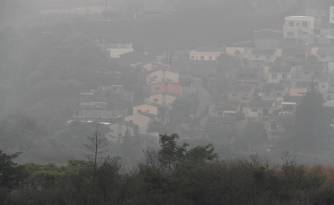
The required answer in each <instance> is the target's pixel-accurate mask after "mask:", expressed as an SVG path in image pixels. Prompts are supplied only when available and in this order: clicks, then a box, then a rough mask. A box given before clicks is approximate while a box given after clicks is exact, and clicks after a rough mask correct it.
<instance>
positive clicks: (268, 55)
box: [246, 48, 283, 63]
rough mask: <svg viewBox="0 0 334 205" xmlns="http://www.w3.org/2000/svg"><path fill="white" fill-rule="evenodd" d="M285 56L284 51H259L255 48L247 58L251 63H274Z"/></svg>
mask: <svg viewBox="0 0 334 205" xmlns="http://www.w3.org/2000/svg"><path fill="white" fill-rule="evenodd" d="M282 54H283V50H282V49H278V48H276V49H259V48H253V49H252V50H251V52H250V54H249V56H246V58H247V59H248V60H250V61H258V62H266V63H273V62H275V61H276V60H277V59H278V58H279V57H281V56H282Z"/></svg>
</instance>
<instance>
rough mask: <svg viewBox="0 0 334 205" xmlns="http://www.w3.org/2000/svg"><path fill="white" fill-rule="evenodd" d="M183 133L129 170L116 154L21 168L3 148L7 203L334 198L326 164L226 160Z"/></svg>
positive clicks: (317, 201) (1, 180) (186, 204)
mask: <svg viewBox="0 0 334 205" xmlns="http://www.w3.org/2000/svg"><path fill="white" fill-rule="evenodd" d="M177 140H178V135H175V134H174V135H163V136H161V140H160V145H161V149H160V150H159V151H147V155H146V161H145V162H144V163H142V164H139V165H138V167H137V168H136V169H134V170H132V171H124V170H123V169H122V167H121V166H120V164H119V162H118V161H117V160H116V159H111V158H108V159H106V160H105V161H104V162H103V163H101V164H99V166H98V168H97V171H96V172H95V171H94V165H93V164H92V162H86V161H69V162H68V163H67V164H66V165H63V166H56V165H52V164H49V165H36V164H26V165H22V166H21V165H20V166H19V165H17V164H16V163H14V162H13V160H14V157H15V156H10V155H6V154H4V153H2V152H1V153H0V191H1V202H2V204H8V205H9V204H11V205H12V204H20V205H24V204H27V205H28V204H29V205H30V204H34V205H38V204H50V205H67V204H71V205H75V204H78V205H79V204H80V205H84V204H87V205H89V204H95V205H98V204H121V205H132V204H136V205H140V204H143V205H150V204H162V205H178V204H180V205H181V204H182V205H196V204H198V205H200V204H207V205H214V204H232V205H233V204H236V205H238V204H257V205H261V204H291V205H292V204H314V205H328V204H333V203H334V184H333V183H332V182H331V181H330V180H329V179H328V178H327V177H326V176H325V175H323V174H322V173H323V172H321V169H320V168H319V169H318V168H317V169H316V168H312V169H311V168H306V167H303V166H299V165H296V164H295V163H293V162H291V161H289V160H285V162H284V163H283V164H282V165H281V166H270V165H268V164H266V163H262V162H260V161H259V160H257V159H256V158H253V159H252V160H249V161H220V160H218V158H217V155H216V154H215V151H214V148H213V147H212V146H211V145H207V146H197V147H192V148H191V147H190V146H189V145H187V144H183V145H180V144H179V143H178V141H177Z"/></svg>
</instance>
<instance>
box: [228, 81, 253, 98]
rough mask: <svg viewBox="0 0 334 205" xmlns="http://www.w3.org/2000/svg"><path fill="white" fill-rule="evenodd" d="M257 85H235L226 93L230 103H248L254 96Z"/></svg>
mask: <svg viewBox="0 0 334 205" xmlns="http://www.w3.org/2000/svg"><path fill="white" fill-rule="evenodd" d="M255 90H256V85H254V84H246V83H233V84H232V85H231V87H230V89H229V90H228V91H227V92H226V93H227V99H228V101H230V102H239V103H248V102H249V101H250V100H251V99H252V97H253V96H254V93H255Z"/></svg>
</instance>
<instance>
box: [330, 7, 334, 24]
mask: <svg viewBox="0 0 334 205" xmlns="http://www.w3.org/2000/svg"><path fill="white" fill-rule="evenodd" d="M329 23H331V24H334V6H330V7H329Z"/></svg>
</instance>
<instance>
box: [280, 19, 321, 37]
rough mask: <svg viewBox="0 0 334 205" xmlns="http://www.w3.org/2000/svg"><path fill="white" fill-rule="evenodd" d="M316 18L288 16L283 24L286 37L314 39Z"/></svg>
mask: <svg viewBox="0 0 334 205" xmlns="http://www.w3.org/2000/svg"><path fill="white" fill-rule="evenodd" d="M314 29H315V18H314V17H312V16H287V17H285V21H284V26H283V35H284V38H286V39H296V40H303V41H308V42H310V41H312V40H313V38H314Z"/></svg>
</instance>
